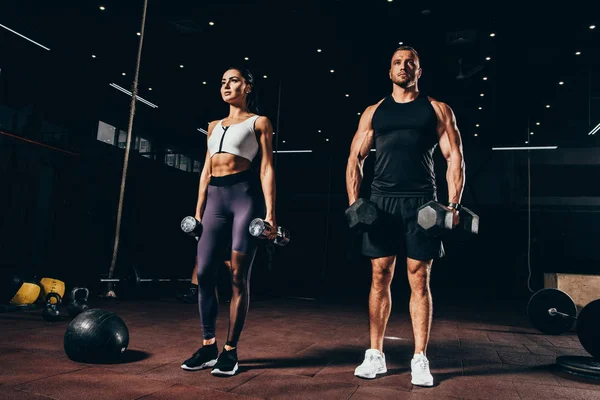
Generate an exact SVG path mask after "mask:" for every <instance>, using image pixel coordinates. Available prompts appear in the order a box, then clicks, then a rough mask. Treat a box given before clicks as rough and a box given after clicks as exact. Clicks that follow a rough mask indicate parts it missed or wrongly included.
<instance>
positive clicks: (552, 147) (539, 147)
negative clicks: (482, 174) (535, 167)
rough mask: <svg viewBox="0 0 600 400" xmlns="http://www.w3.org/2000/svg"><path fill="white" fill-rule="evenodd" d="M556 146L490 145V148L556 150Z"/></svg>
mask: <svg viewBox="0 0 600 400" xmlns="http://www.w3.org/2000/svg"><path fill="white" fill-rule="evenodd" d="M557 148H558V146H536V147H492V150H556V149H557Z"/></svg>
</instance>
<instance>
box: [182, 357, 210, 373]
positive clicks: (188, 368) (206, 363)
mask: <svg viewBox="0 0 600 400" xmlns="http://www.w3.org/2000/svg"><path fill="white" fill-rule="evenodd" d="M216 363H217V359H216V358H215V359H214V360H210V361H207V362H205V363H204V364H201V365H200V366H198V367H188V366H187V365H185V364H181V368H182V369H185V370H186V371H199V370H201V369H204V368H210V367H212V366H214V365H215V364H216Z"/></svg>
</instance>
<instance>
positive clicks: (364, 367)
mask: <svg viewBox="0 0 600 400" xmlns="http://www.w3.org/2000/svg"><path fill="white" fill-rule="evenodd" d="M386 372H387V367H386V366H385V354H382V353H381V352H380V351H379V350H376V349H369V350H367V351H365V360H364V361H363V362H362V364H360V365H359V366H358V367H356V369H355V370H354V375H356V376H358V377H359V378H366V379H373V378H375V376H376V375H377V374H385V373H386Z"/></svg>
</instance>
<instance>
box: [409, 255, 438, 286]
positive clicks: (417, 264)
mask: <svg viewBox="0 0 600 400" xmlns="http://www.w3.org/2000/svg"><path fill="white" fill-rule="evenodd" d="M432 262H433V260H425V261H422V260H413V259H408V260H407V269H408V271H407V273H408V280H409V282H410V286H411V290H412V292H413V293H414V294H417V295H426V294H427V293H428V292H429V277H430V274H431V265H432Z"/></svg>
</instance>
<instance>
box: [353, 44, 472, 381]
mask: <svg viewBox="0 0 600 400" xmlns="http://www.w3.org/2000/svg"><path fill="white" fill-rule="evenodd" d="M421 74H422V70H421V66H420V60H419V55H418V54H417V52H416V51H415V50H414V49H413V48H412V47H409V46H402V47H399V48H398V49H397V50H396V51H395V52H394V54H393V56H392V60H391V68H390V70H389V77H390V79H391V81H392V83H393V85H392V93H391V95H388V96H387V97H385V98H384V99H382V100H380V101H379V102H378V103H377V104H374V105H371V106H369V107H367V109H366V110H365V112H364V113H363V114H362V117H361V119H360V122H359V126H358V130H357V132H356V134H355V136H354V138H353V140H352V145H351V149H350V156H349V158H348V166H347V170H346V189H347V192H348V200H349V203H350V204H352V203H354V202H355V201H356V200H357V198H358V196H359V189H360V185H361V182H362V177H363V175H362V169H363V165H364V161H365V159H366V158H367V156H368V155H369V152H370V150H371V147H372V146H373V144H375V149H376V159H375V169H374V178H373V182H372V184H371V198H370V200H371V201H372V202H373V203H375V205H376V206H377V208H378V209H379V211H380V213H381V214H382V215H383V217H382V218H381V219H382V220H383V221H385V222H384V225H382V226H378V227H377V228H375V229H373V230H371V231H369V232H366V233H364V234H363V244H362V253H363V254H364V255H365V256H367V257H370V258H371V266H372V283H371V290H370V294H369V331H370V349H368V350H367V351H366V352H365V359H364V361H363V363H362V364H361V365H360V366H358V367H357V368H356V370H355V373H354V374H355V375H356V376H358V377H361V378H369V379H372V378H375V377H376V375H377V374H382V373H385V372H387V367H386V364H385V354H384V352H383V338H384V335H385V329H386V325H387V322H388V318H389V315H390V311H391V303H392V302H391V291H390V287H391V283H392V278H393V276H394V269H395V266H396V259H397V256H400V255H402V256H405V257H406V264H407V270H408V271H407V272H408V281H409V284H410V288H411V297H410V316H411V320H412V327H413V332H414V340H415V351H414V357H413V359H412V360H411V370H412V373H411V375H412V380H411V381H412V383H413V384H414V385H419V386H432V385H433V377H432V375H431V372H430V370H429V361H428V359H427V344H428V341H429V333H430V329H431V318H432V299H431V294H430V290H429V277H430V271H431V266H432V263H433V259H434V258H436V257H442V256H443V255H444V248H443V245H442V242H441V240H440V239H439V238H433V237H429V236H428V235H427V234H426V233H425V231H424V230H422V229H421V228H420V227H419V226H418V225H417V209H418V207H419V206H421V205H422V204H425V203H426V202H428V201H429V200H437V193H436V182H435V174H434V165H433V157H432V156H433V152H434V150H435V147H436V146H437V145H438V144H439V147H440V150H441V152H442V154H443V156H444V158H445V159H446V161H447V163H448V165H447V173H446V179H447V181H448V200H449V206H450V207H451V208H452V210H453V213H454V221H453V223H454V225H456V224H458V222H459V217H458V212H459V210H460V200H461V197H462V191H463V186H464V181H465V166H464V162H463V154H462V143H461V137H460V134H459V131H458V127H457V125H456V119H455V116H454V113H453V111H452V109H451V108H450V107H449V106H448V105H446V104H444V103H442V102H440V101H437V100H435V99H433V98H431V97H428V96H425V95H423V94H421V93H420V92H419V89H418V80H419V78H420V77H421ZM401 260H402V261H401V262H402V263H403V262H404V259H403V258H402V259H401Z"/></svg>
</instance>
